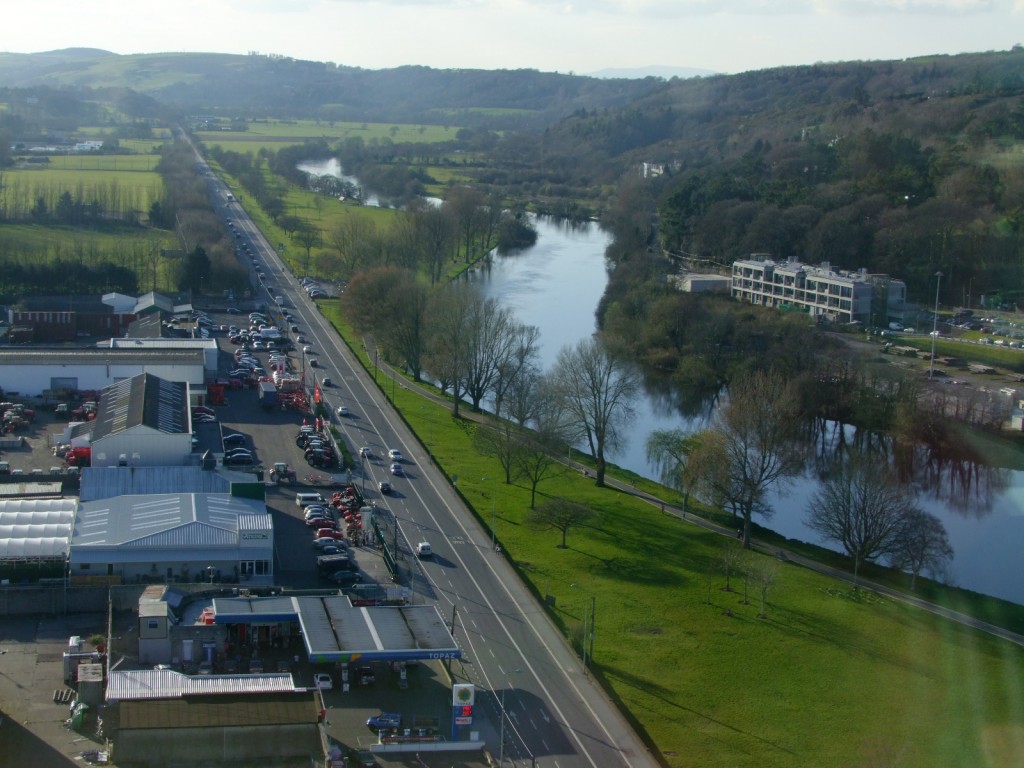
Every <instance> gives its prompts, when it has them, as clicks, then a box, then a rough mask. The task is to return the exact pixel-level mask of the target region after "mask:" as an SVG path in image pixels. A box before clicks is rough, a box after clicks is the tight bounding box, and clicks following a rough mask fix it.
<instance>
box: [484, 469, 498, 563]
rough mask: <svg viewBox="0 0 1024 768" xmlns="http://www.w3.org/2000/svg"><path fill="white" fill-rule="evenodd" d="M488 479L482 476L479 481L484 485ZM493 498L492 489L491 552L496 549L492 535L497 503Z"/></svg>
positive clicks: (493, 535)
mask: <svg viewBox="0 0 1024 768" xmlns="http://www.w3.org/2000/svg"><path fill="white" fill-rule="evenodd" d="M490 479H491V478H489V477H487V476H486V475H484V476H483V477H481V478H480V480H481V481H482V482H484V483H486V482H487V481H489V480H490ZM494 496H495V494H494V489H493V488H492V489H491V551H492V552H493V551H495V550H496V548H497V543H496V541H495V534H494V518H495V505H496V503H497V500H496V499H495V497H494Z"/></svg>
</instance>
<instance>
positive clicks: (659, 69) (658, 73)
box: [587, 66, 719, 80]
mask: <svg viewBox="0 0 1024 768" xmlns="http://www.w3.org/2000/svg"><path fill="white" fill-rule="evenodd" d="M717 74H719V73H718V72H715V71H714V70H711V69H698V68H696V67H666V66H651V67H618V68H615V67H613V68H609V69H599V70H597V71H596V72H588V73H587V75H588V76H589V77H600V78H610V79H632V80H639V79H643V78H645V77H658V78H661V79H663V80H671V79H672V78H673V77H680V78H684V79H685V78H689V77H708V76H710V75H717Z"/></svg>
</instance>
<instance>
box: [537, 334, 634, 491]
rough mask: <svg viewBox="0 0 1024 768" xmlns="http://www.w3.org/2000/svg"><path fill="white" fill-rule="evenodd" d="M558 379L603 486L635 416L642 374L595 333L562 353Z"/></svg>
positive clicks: (557, 386) (554, 377) (555, 377)
mask: <svg viewBox="0 0 1024 768" xmlns="http://www.w3.org/2000/svg"><path fill="white" fill-rule="evenodd" d="M552 380H553V382H554V386H555V391H556V392H557V393H558V396H559V399H560V400H561V402H562V405H563V407H564V409H565V411H566V415H567V417H568V419H569V421H570V423H571V425H572V427H573V428H574V430H575V433H576V436H577V437H580V438H585V439H586V441H587V444H588V446H589V447H590V455H591V456H593V457H594V462H595V474H596V476H597V485H598V486H603V485H604V476H605V471H606V469H607V459H606V454H607V453H609V452H611V451H614V450H615V449H616V448H617V447H618V446H619V444H620V442H621V440H622V429H623V428H624V427H625V426H626V425H628V424H629V422H631V421H632V420H633V418H634V415H635V412H634V410H633V399H634V397H635V396H636V393H637V390H638V388H639V386H640V384H639V377H638V375H637V373H636V371H635V369H634V368H633V367H631V366H629V365H628V364H626V363H625V362H624V361H622V360H621V359H619V358H616V357H613V356H612V355H611V353H609V352H608V350H607V349H605V347H604V346H603V345H602V344H601V342H600V341H598V340H597V339H596V338H589V339H583V340H581V341H579V342H578V343H577V344H576V346H575V347H564V348H563V349H562V350H561V351H560V352H559V353H558V358H557V360H556V362H555V369H554V373H553V374H552Z"/></svg>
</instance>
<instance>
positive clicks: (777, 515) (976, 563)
mask: <svg viewBox="0 0 1024 768" xmlns="http://www.w3.org/2000/svg"><path fill="white" fill-rule="evenodd" d="M299 167H300V168H302V169H303V170H307V171H309V172H311V173H334V174H335V175H339V176H341V168H340V166H338V165H337V162H336V161H323V162H310V163H304V164H302V165H300V166H299ZM344 178H348V179H349V180H350V181H353V182H354V183H358V181H357V180H356V179H353V178H351V177H344ZM371 199H372V197H368V198H367V201H366V202H367V204H370V200H371ZM535 224H536V227H537V234H538V237H537V242H536V244H535V245H533V246H531V247H530V248H526V249H523V250H521V251H518V252H515V253H512V254H507V255H494V256H492V258H491V259H490V261H489V263H487V264H485V265H482V266H481V267H480V268H478V269H477V270H475V271H474V273H473V274H472V276H471V279H472V280H473V281H474V282H476V283H477V284H478V285H479V286H480V289H481V291H482V292H483V293H484V294H485V295H486V296H490V297H494V298H496V299H497V300H498V301H500V302H501V304H502V306H505V307H508V308H509V309H511V310H513V312H514V313H515V314H516V317H517V318H518V320H519V321H520V322H522V323H526V324H528V325H534V326H537V328H539V329H540V341H541V349H540V361H541V365H542V367H543V368H544V369H545V370H548V369H550V368H551V366H552V365H553V364H554V361H555V358H556V357H557V355H558V352H559V350H560V349H562V347H564V346H567V345H573V344H575V343H576V342H577V341H579V340H580V339H583V338H586V337H587V336H589V335H591V334H593V333H594V331H595V330H596V321H595V311H596V309H597V305H598V302H599V301H600V299H601V296H602V295H603V293H604V289H605V286H606V285H607V282H608V271H607V264H606V261H605V256H604V254H605V250H606V248H607V246H608V244H609V242H610V237H609V235H608V234H607V233H606V232H604V231H603V230H602V229H601V228H600V227H599V226H598V225H596V224H594V223H584V224H572V223H569V222H563V221H558V220H553V219H550V218H546V217H538V218H536V219H535ZM635 410H636V417H635V419H634V421H633V422H632V424H631V426H630V428H629V430H628V439H627V441H626V443H625V445H623V447H622V449H621V450H620V451H618V452H617V453H615V454H612V455H611V456H610V457H609V458H610V460H611V461H613V462H614V463H616V464H618V465H619V466H621V467H624V468H626V469H629V470H632V471H633V472H636V473H637V474H639V475H642V476H644V477H649V478H655V479H656V472H655V470H654V468H653V467H652V466H651V465H650V464H649V462H648V461H647V457H646V454H645V451H644V444H645V442H646V440H647V437H648V436H649V435H650V434H651V433H652V432H654V431H656V430H666V429H683V430H687V431H691V430H695V429H699V428H701V427H702V426H703V425H705V424H706V423H707V421H708V420H709V419H710V418H711V416H712V410H711V408H710V407H709V409H708V412H707V413H706V414H704V415H703V416H697V417H692V416H688V417H684V416H682V415H681V413H680V411H679V409H678V408H677V407H676V405H675V401H674V398H673V396H672V394H671V393H670V392H654V391H648V392H645V393H644V395H643V396H641V397H639V398H638V399H637V401H636V403H635ZM1005 474H1006V478H1007V479H1006V484H1005V488H1004V489H1003V490H1000V491H995V492H993V494H992V498H991V500H990V501H989V503H986V504H985V505H984V511H983V512H981V513H979V512H978V511H977V508H976V507H975V508H974V511H971V512H965V511H963V510H962V509H957V508H955V506H954V505H952V504H950V503H947V502H944V501H943V500H941V499H938V498H936V497H935V494H932V493H929V492H928V489H923V492H922V493H921V495H920V497H919V504H920V506H921V507H922V508H924V509H925V510H926V511H928V512H930V513H932V514H934V515H936V516H937V517H938V518H939V519H940V520H941V521H942V523H943V525H945V527H946V531H947V533H948V535H949V540H950V543H951V544H952V546H953V549H954V552H955V556H954V559H953V561H952V562H951V563H950V568H949V572H948V574H947V576H946V578H947V580H948V581H949V582H950V583H952V584H956V585H957V586H960V587H963V588H965V589H970V590H974V591H976V592H980V593H983V594H987V595H992V596H995V597H1000V598H1003V599H1005V600H1011V601H1013V602H1016V603H1020V604H1024V579H1022V578H1021V576H1020V569H1019V566H1018V561H1019V559H1020V556H1019V552H1018V550H1019V549H1020V547H1021V545H1022V544H1024V473H1021V472H1008V473H1005ZM816 487H817V484H816V481H815V480H814V479H813V478H812V477H810V476H805V477H802V478H799V479H798V480H797V481H795V482H793V483H790V484H789V486H788V487H787V488H786V489H785V491H784V492H780V493H775V494H774V495H773V497H772V499H771V506H772V508H773V509H774V510H775V512H774V515H773V516H772V518H771V520H770V521H765V520H764V519H762V518H759V517H755V521H756V522H758V523H760V524H762V525H766V527H770V528H771V529H772V530H775V531H777V532H778V533H780V534H782V535H783V536H786V537H788V538H792V539H798V540H801V541H807V542H811V543H814V544H820V545H821V546H828V547H831V548H835V547H834V545H833V544H831V543H829V542H826V541H823V540H821V539H820V537H818V536H817V534H815V533H814V532H813V531H811V530H810V529H809V528H808V527H807V526H806V525H804V523H803V517H804V513H805V509H806V506H807V500H808V499H809V498H810V496H811V495H812V494H813V493H814V490H815V489H816Z"/></svg>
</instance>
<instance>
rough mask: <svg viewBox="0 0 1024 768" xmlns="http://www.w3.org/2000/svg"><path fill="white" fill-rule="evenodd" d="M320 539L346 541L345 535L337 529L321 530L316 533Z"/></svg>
mask: <svg viewBox="0 0 1024 768" xmlns="http://www.w3.org/2000/svg"><path fill="white" fill-rule="evenodd" d="M316 538H318V539H344V538H345V534H344V533H342V532H341V531H339V530H337V529H336V528H319V529H317V532H316Z"/></svg>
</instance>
